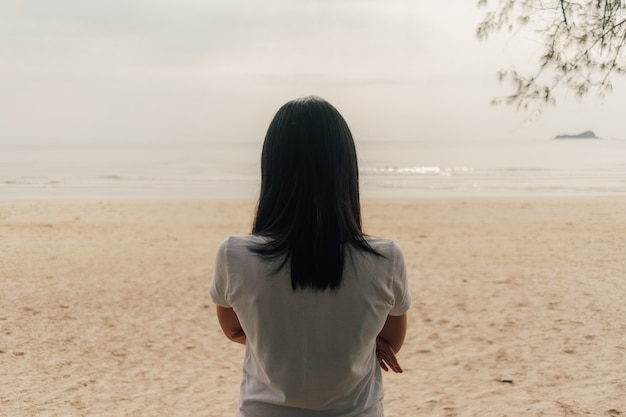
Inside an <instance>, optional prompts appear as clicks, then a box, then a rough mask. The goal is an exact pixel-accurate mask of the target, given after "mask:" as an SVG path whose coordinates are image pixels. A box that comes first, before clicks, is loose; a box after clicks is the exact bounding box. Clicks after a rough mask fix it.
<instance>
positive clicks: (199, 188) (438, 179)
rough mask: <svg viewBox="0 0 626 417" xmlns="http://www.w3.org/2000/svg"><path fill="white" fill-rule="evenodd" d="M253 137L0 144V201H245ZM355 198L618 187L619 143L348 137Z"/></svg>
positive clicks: (251, 189) (621, 172)
mask: <svg viewBox="0 0 626 417" xmlns="http://www.w3.org/2000/svg"><path fill="white" fill-rule="evenodd" d="M261 146H262V144H261V143H245V142H234V143H232V142H231V143H225V142H219V141H207V143H204V144H166V145H164V144H152V145H139V144H128V145H120V144H81V145H0V199H3V200H25V199H36V200H41V199H65V200H75V199H157V200H163V199H191V200H216V199H254V198H256V197H257V194H258V190H259V184H260V172H259V171H260V152H261ZM357 152H358V155H359V165H360V167H359V168H360V177H361V193H362V195H363V197H364V198H369V197H372V198H396V197H412V198H415V197H417V198H419V197H472V196H527V195H530V196H546V195H555V196H556V195H563V196H575V195H615V194H626V141H624V140H604V139H600V140H580V139H578V140H529V141H510V140H502V141H480V140H475V139H472V140H471V139H469V138H457V139H453V140H452V139H451V140H416V141H414V142H393V141H381V142H357Z"/></svg>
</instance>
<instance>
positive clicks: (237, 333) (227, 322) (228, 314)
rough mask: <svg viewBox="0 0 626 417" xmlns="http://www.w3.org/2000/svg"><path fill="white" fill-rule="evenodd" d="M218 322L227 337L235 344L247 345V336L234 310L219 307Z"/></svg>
mask: <svg viewBox="0 0 626 417" xmlns="http://www.w3.org/2000/svg"><path fill="white" fill-rule="evenodd" d="M217 321H219V323H220V327H221V328H222V331H223V332H224V334H225V335H226V337H227V338H228V339H230V340H232V341H233V342H236V343H241V344H242V345H245V344H246V334H245V333H244V332H243V329H242V328H241V324H239V318H238V317H237V314H235V310H233V309H232V308H226V307H221V306H217Z"/></svg>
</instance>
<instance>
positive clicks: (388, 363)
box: [376, 314, 407, 373]
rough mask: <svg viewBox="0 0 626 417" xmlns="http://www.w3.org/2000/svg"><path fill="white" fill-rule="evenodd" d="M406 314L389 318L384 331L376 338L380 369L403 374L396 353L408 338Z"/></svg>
mask: <svg viewBox="0 0 626 417" xmlns="http://www.w3.org/2000/svg"><path fill="white" fill-rule="evenodd" d="M406 322H407V320H406V314H403V315H401V316H387V320H386V321H385V325H384V326H383V329H382V330H381V331H380V333H379V334H378V337H377V338H376V357H377V358H378V362H379V363H380V367H381V368H382V369H383V370H385V371H388V370H389V369H391V370H392V371H394V372H396V373H402V368H401V367H400V364H399V363H398V360H397V359H396V353H397V352H398V351H399V350H400V348H401V347H402V344H403V343H404V337H405V336H406Z"/></svg>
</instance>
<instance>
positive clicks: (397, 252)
mask: <svg viewBox="0 0 626 417" xmlns="http://www.w3.org/2000/svg"><path fill="white" fill-rule="evenodd" d="M391 291H392V293H393V299H394V305H393V307H392V308H391V310H390V311H389V315H390V316H401V315H403V314H404V313H406V312H407V311H408V310H409V308H410V307H411V291H410V290H409V283H408V280H407V276H406V265H405V263H404V255H403V254H402V250H401V249H400V247H399V246H398V245H397V244H395V243H394V251H393V274H392V280H391Z"/></svg>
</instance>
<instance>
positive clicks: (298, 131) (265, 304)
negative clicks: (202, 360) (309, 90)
mask: <svg viewBox="0 0 626 417" xmlns="http://www.w3.org/2000/svg"><path fill="white" fill-rule="evenodd" d="M261 165H262V166H261V171H262V179H261V193H260V198H259V202H258V207H257V211H256V216H255V220H254V226H253V230H252V234H250V235H245V236H231V237H229V238H227V239H226V240H224V241H223V242H222V244H221V245H220V247H219V249H218V252H217V256H216V263H215V271H214V278H213V281H212V282H211V287H210V293H211V297H212V298H213V301H214V302H215V304H216V305H217V317H218V321H219V323H220V325H221V327H222V329H223V331H224V333H225V334H226V336H227V337H228V338H229V339H231V340H232V341H234V342H238V343H242V344H245V345H246V354H245V359H244V367H243V380H242V383H241V392H240V400H239V407H238V410H237V413H236V415H237V416H239V417H262V416H263V417H264V416H269V417H281V416H289V417H298V416H305V417H313V416H316V417H317V416H324V417H333V416H336V417H340V416H372V417H373V416H375V417H380V416H383V404H382V398H383V389H382V375H381V370H380V369H381V368H382V369H384V370H388V369H392V370H393V371H394V372H402V369H401V368H400V366H399V365H398V363H397V361H396V358H395V354H394V353H397V352H398V351H399V350H400V347H401V346H402V343H403V341H404V336H405V333H406V312H407V310H408V309H409V306H410V303H411V297H410V293H409V289H408V285H407V279H406V271H405V265H404V259H403V256H402V253H401V251H400V249H399V248H398V246H397V245H396V244H395V243H394V242H393V241H391V240H389V239H380V238H372V237H369V236H365V235H364V234H363V232H362V230H361V213H360V203H359V183H358V166H357V158H356V151H355V147H354V141H353V139H352V135H351V133H350V130H349V128H348V126H347V124H346V122H345V121H344V119H343V118H342V117H341V115H340V114H339V112H338V111H337V110H336V109H335V108H334V107H333V106H332V105H331V104H329V103H328V102H326V101H324V100H322V99H320V98H317V97H305V98H301V99H297V100H293V101H290V102H289V103H287V104H285V105H284V106H283V107H281V108H280V110H279V111H278V112H277V113H276V115H275V117H274V119H273V120H272V122H271V124H270V126H269V129H268V131H267V134H266V137H265V142H264V145H263V153H262V158H261Z"/></svg>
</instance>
